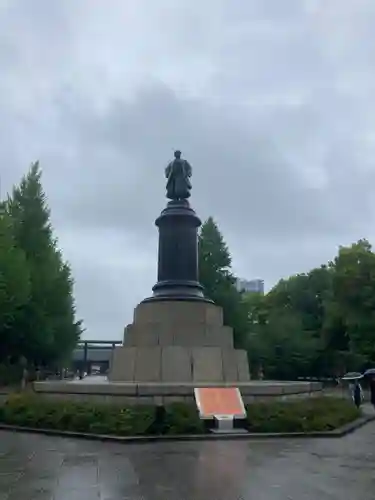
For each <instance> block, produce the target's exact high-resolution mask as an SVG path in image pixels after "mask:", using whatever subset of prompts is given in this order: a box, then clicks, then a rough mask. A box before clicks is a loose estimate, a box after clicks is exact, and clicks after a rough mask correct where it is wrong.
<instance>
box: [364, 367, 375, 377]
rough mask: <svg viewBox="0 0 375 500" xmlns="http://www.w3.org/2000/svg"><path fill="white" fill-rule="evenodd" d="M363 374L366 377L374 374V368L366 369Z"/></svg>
mask: <svg viewBox="0 0 375 500" xmlns="http://www.w3.org/2000/svg"><path fill="white" fill-rule="evenodd" d="M363 375H364V376H365V377H367V376H368V375H375V368H369V369H368V370H366V371H365V373H364V374H363Z"/></svg>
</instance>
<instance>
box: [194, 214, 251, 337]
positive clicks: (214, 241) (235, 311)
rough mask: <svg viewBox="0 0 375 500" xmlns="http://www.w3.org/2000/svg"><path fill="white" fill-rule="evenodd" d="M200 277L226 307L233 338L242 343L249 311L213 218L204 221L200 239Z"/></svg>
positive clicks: (225, 246)
mask: <svg viewBox="0 0 375 500" xmlns="http://www.w3.org/2000/svg"><path fill="white" fill-rule="evenodd" d="M198 250H199V279H200V282H201V283H202V285H203V286H204V289H205V294H206V296H207V297H209V298H210V299H212V300H213V301H214V302H215V303H216V304H217V305H219V306H221V307H222V308H223V313H224V322H225V324H227V325H229V326H231V327H232V328H233V330H234V342H235V345H236V346H237V347H243V346H244V345H245V343H246V334H247V311H246V308H245V307H244V303H243V300H242V295H241V293H240V292H238V291H237V289H236V286H235V283H236V278H235V276H234V275H233V273H232V269H231V266H232V259H231V256H230V253H229V250H228V246H227V244H226V243H225V241H224V238H223V236H222V234H221V232H220V230H219V228H218V226H217V224H216V223H215V221H214V220H213V218H212V217H209V218H208V219H207V220H206V222H205V223H204V224H203V225H202V228H201V231H200V234H199V239H198Z"/></svg>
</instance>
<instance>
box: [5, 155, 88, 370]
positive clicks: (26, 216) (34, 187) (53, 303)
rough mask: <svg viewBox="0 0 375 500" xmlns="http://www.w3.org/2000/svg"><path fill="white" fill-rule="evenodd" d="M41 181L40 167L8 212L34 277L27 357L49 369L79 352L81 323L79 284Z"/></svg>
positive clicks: (26, 310) (26, 311)
mask: <svg viewBox="0 0 375 500" xmlns="http://www.w3.org/2000/svg"><path fill="white" fill-rule="evenodd" d="M41 176H42V172H41V169H40V167H39V163H38V162H37V163H34V164H33V165H32V166H31V168H30V171H29V172H28V174H27V175H25V176H24V177H23V178H22V180H21V182H20V184H19V186H16V187H15V188H14V189H13V193H12V196H11V197H10V199H9V202H8V209H9V213H10V216H11V218H12V222H13V231H14V239H15V242H16V245H17V246H18V247H19V248H20V249H22V251H23V252H24V254H25V258H26V262H27V265H28V268H29V273H30V282H31V294H30V300H29V301H28V303H27V304H26V305H25V306H24V307H23V315H22V321H21V327H22V330H23V332H24V336H25V356H26V358H27V359H28V360H29V361H33V362H35V363H42V364H46V363H51V362H53V361H57V360H59V359H61V358H64V357H65V356H66V355H67V354H68V353H69V352H70V351H71V350H72V349H73V348H74V346H75V344H76V342H77V340H78V339H79V336H80V332H81V326H80V322H76V321H75V308H74V299H73V281H72V277H71V273H70V269H69V265H68V264H67V263H65V262H64V261H63V259H62V256H61V253H60V251H59V250H58V248H57V243H56V239H55V238H54V236H53V229H52V225H51V222H50V210H49V208H48V205H47V200H46V195H45V193H44V191H43V187H42V183H41Z"/></svg>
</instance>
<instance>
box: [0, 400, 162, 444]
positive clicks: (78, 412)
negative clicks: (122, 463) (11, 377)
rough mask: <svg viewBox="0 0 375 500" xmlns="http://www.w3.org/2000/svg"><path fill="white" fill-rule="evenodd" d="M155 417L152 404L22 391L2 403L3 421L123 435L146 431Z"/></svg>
mask: <svg viewBox="0 0 375 500" xmlns="http://www.w3.org/2000/svg"><path fill="white" fill-rule="evenodd" d="M154 419H155V408H154V407H153V406H143V405H142V406H137V407H131V408H123V407H122V406H120V405H106V404H95V405H92V404H89V403H75V402H70V401H53V400H44V399H41V398H38V397H37V396H34V395H22V394H19V395H12V396H11V397H9V398H8V399H7V401H6V403H5V404H4V405H3V406H2V407H0V421H2V422H4V423H7V424H14V425H22V426H28V427H36V428H37V427H40V428H45V429H59V430H64V431H77V432H88V433H90V432H92V433H97V434H117V435H120V436H128V435H143V434H147V433H148V429H149V428H150V427H151V425H152V423H153V421H154Z"/></svg>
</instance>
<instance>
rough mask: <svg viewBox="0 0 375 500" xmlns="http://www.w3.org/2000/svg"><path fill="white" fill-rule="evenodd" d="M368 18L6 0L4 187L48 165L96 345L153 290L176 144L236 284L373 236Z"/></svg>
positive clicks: (287, 2)
mask: <svg viewBox="0 0 375 500" xmlns="http://www.w3.org/2000/svg"><path fill="white" fill-rule="evenodd" d="M374 26H375V2H374V1H373V0H246V1H244V0H228V1H224V0H204V1H202V2H198V1H197V0H196V1H194V0H106V1H103V0H60V1H52V0H0V175H1V179H2V190H3V193H4V191H6V190H9V189H10V188H11V186H12V184H13V183H15V182H17V181H18V180H19V178H20V176H21V175H22V174H23V173H25V172H26V171H27V169H28V167H29V165H30V163H31V162H32V161H34V160H37V159H39V160H40V162H41V166H42V168H43V176H44V187H45V190H46V192H47V195H48V199H49V204H50V207H51V210H52V220H53V224H54V226H55V229H56V234H57V236H58V238H59V242H60V245H61V247H62V248H63V251H64V255H65V257H66V258H67V259H68V260H69V261H70V262H71V265H72V268H73V273H74V276H75V279H76V298H77V306H78V315H79V316H80V317H82V318H83V319H84V321H85V326H86V328H87V332H86V333H85V337H86V338H96V339H99V338H103V339H120V338H121V337H122V331H123V327H124V326H125V325H126V324H127V323H130V322H131V320H132V311H133V308H134V307H135V306H136V304H137V303H138V302H139V301H140V300H142V299H143V298H144V297H146V296H148V295H149V294H150V292H151V287H152V285H153V284H154V283H155V281H156V260H157V230H156V228H155V226H154V219H155V217H156V216H157V215H158V213H159V212H160V210H161V209H162V208H163V207H164V205H165V202H166V200H165V180H164V168H165V166H166V164H167V163H168V161H170V159H172V157H173V150H174V149H176V148H179V149H181V150H182V152H183V156H184V157H186V158H187V159H188V160H189V161H190V163H191V164H192V166H193V194H192V199H191V200H192V204H193V206H194V207H195V209H196V210H197V212H198V213H199V215H200V216H201V217H202V218H203V219H204V218H206V217H208V216H209V215H212V216H213V217H214V218H215V219H216V221H217V222H218V224H219V227H220V229H221V230H222V232H223V235H224V237H225V239H226V241H227V243H228V245H229V248H230V250H231V252H232V256H233V266H234V270H235V272H236V273H237V275H239V276H241V277H243V278H247V279H251V278H257V277H260V278H264V280H265V282H266V286H267V288H270V287H271V286H272V285H273V284H275V283H276V282H277V280H278V279H280V278H281V277H286V276H288V275H290V274H293V273H297V272H304V271H307V270H309V269H310V268H311V267H313V266H316V265H319V264H321V263H323V262H326V261H327V260H329V259H330V258H332V257H333V256H334V254H335V252H336V250H337V247H338V245H340V244H348V243H350V242H352V241H354V240H357V239H358V238H361V237H367V238H369V239H370V241H371V240H374V236H375V213H374V202H373V200H374V199H375V197H374V195H375V168H374V161H375V97H374V91H375V43H374V35H373V31H374Z"/></svg>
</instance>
